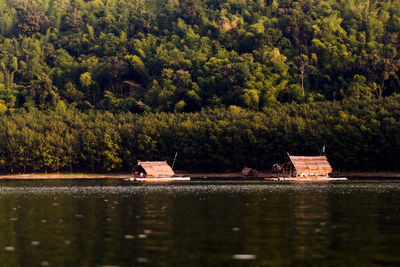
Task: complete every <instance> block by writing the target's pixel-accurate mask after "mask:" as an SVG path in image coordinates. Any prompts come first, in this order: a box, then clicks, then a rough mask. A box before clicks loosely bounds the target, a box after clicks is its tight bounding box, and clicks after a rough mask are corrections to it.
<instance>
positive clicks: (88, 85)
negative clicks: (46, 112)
mask: <svg viewBox="0 0 400 267" xmlns="http://www.w3.org/2000/svg"><path fill="white" fill-rule="evenodd" d="M399 32H400V1H399V0H393V1H387V0H384V1H383V0H378V1H371V0H340V1H338V0H304V1H291V0H273V1H270V0H256V1H252V0H247V1H246V0H142V1H141V0H93V1H83V0H0V49H1V54H0V62H1V63H0V98H1V100H2V105H1V110H2V112H4V111H5V110H6V109H13V108H19V107H33V106H34V107H37V108H39V109H47V108H51V107H54V106H55V105H56V103H57V102H58V101H59V100H62V101H64V102H65V103H66V104H75V105H76V107H77V108H79V109H81V110H87V109H91V108H98V109H107V110H111V111H132V112H141V111H144V110H149V111H171V112H173V111H184V112H188V111H199V110H200V109H201V108H203V107H216V106H230V105H237V106H240V107H244V108H249V109H253V110H260V109H262V108H263V107H265V106H270V105H273V104H274V103H276V102H291V101H297V102H302V101H306V102H312V101H319V100H334V99H337V100H341V99H344V98H348V97H351V98H363V97H378V98H379V97H382V96H385V95H390V94H392V93H393V92H399V77H398V74H399V55H398V50H399ZM302 84H303V86H302Z"/></svg>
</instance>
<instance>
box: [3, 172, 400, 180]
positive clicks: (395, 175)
mask: <svg viewBox="0 0 400 267" xmlns="http://www.w3.org/2000/svg"><path fill="white" fill-rule="evenodd" d="M177 175H179V176H181V175H183V176H189V177H191V178H192V179H193V180H262V179H264V178H275V177H279V176H281V174H279V173H278V174H277V173H270V172H261V173H260V174H259V176H258V177H243V176H242V175H241V173H240V172H231V173H187V172H179V173H177ZM330 176H331V177H332V178H335V177H346V178H348V179H400V172H392V171H377V172H359V171H358V172H341V173H340V174H339V173H334V174H332V175H330ZM131 177H132V174H131V173H114V174H106V173H28V174H1V175H0V180H66V179H73V180H75V179H76V180H81V179H82V180H83V179H88V180H91V179H128V178H131Z"/></svg>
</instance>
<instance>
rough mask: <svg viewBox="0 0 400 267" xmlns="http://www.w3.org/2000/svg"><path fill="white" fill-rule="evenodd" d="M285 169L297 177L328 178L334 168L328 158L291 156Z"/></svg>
mask: <svg viewBox="0 0 400 267" xmlns="http://www.w3.org/2000/svg"><path fill="white" fill-rule="evenodd" d="M288 156H289V161H288V162H287V163H286V164H285V166H284V168H285V170H286V171H289V173H290V174H291V176H295V177H327V176H328V174H329V173H331V172H332V167H331V165H330V164H329V162H328V159H327V158H326V156H312V157H309V156H291V155H289V154H288Z"/></svg>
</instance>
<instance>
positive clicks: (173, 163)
mask: <svg viewBox="0 0 400 267" xmlns="http://www.w3.org/2000/svg"><path fill="white" fill-rule="evenodd" d="M177 156H178V152H176V153H175V157H174V161H173V162H172V167H171V169H174V165H175V160H176V157H177Z"/></svg>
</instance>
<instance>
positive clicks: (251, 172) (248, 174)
mask: <svg viewBox="0 0 400 267" xmlns="http://www.w3.org/2000/svg"><path fill="white" fill-rule="evenodd" d="M242 176H244V177H257V176H258V171H256V170H254V169H252V168H248V167H244V168H243V170H242Z"/></svg>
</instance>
